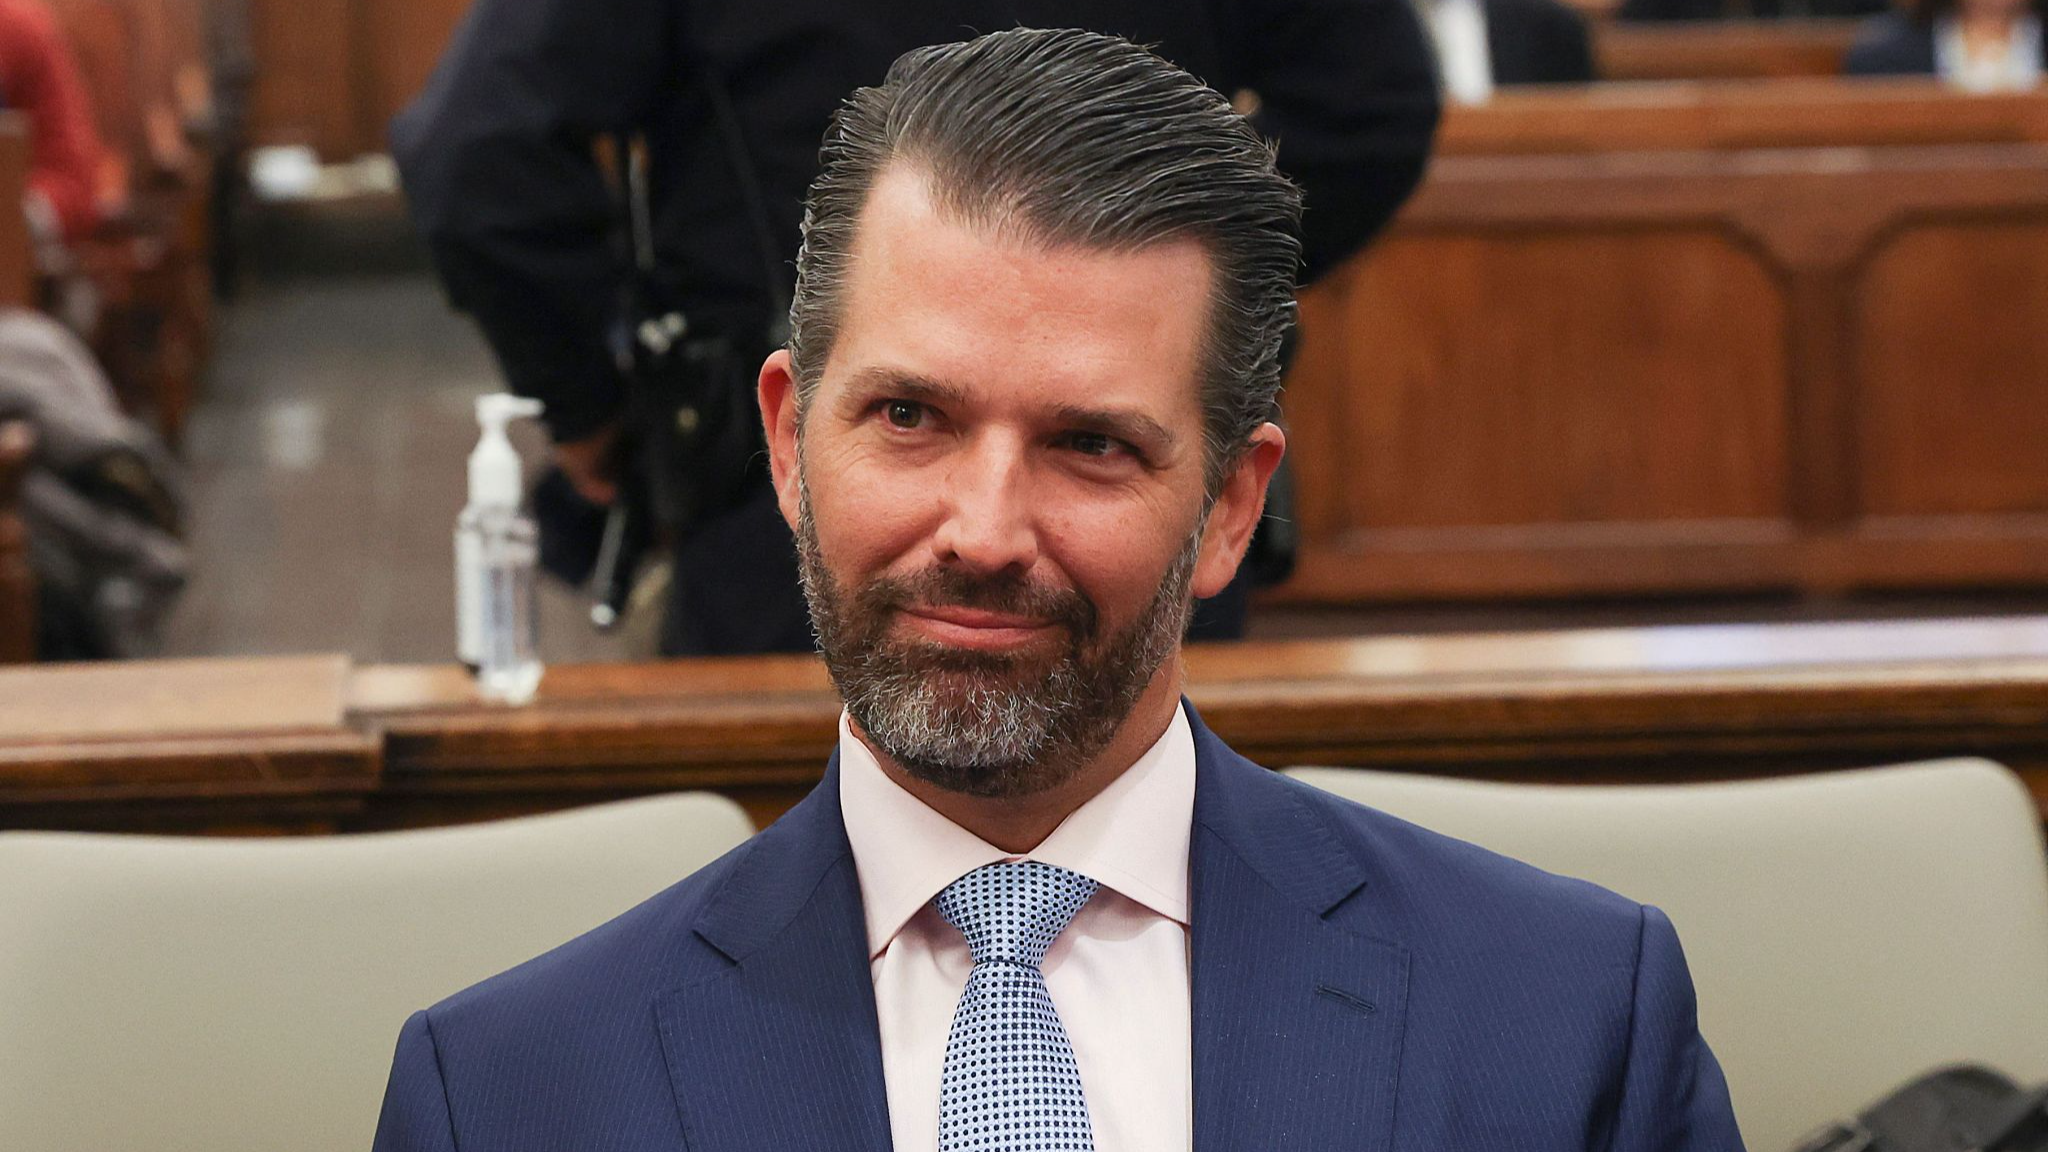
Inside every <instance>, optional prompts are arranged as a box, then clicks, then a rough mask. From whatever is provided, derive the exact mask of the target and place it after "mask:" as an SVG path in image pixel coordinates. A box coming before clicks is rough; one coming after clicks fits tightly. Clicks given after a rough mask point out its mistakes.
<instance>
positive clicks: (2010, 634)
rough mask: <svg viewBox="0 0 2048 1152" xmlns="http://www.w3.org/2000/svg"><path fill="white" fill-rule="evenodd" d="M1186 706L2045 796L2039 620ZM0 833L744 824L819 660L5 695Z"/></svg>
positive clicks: (825, 695)
mask: <svg viewBox="0 0 2048 1152" xmlns="http://www.w3.org/2000/svg"><path fill="white" fill-rule="evenodd" d="M1187 667H1188V672H1189V687H1188V692H1189V695H1190V696H1191V697H1192V698H1193V699H1194V701H1195V703H1196V705H1197V706H1198V707H1200V708H1201V710H1202V713H1203V716H1204V718H1205V719H1206V720H1207V721H1208V722H1209V723H1210V725H1211V726H1212V727H1213V728H1214V729H1215V730H1216V731H1217V732H1218V734H1220V735H1221V736H1223V738H1224V739H1225V740H1227V741H1229V742H1230V743H1231V744H1232V745H1233V746H1235V747H1236V748H1238V750H1240V751H1242V752H1244V753H1245V754H1247V755H1249V756H1251V757H1252V758H1253V759H1255V760H1258V761H1259V762H1261V763H1265V764H1268V765H1272V766H1275V767H1280V766H1287V765H1294V764H1354V765H1369V766H1374V767H1382V768H1394V769H1403V770H1415V771H1429V772H1437V773H1445V774H1454V775H1471V776H1487V777H1496V778H1506V779H1532V780H1533V779H1541V780H1581V781H1614V780H1628V781H1657V780H1697V779H1713V778H1725V777H1733V776H1754V775H1769V774H1776V773H1783V772H1794V771H1813V770H1819V769H1826V768H1836V767H1849V766H1856V765H1867V764H1878V763H1886V762H1894V761H1900V760H1906V759H1915V758H1921V757H1931V756H1946V755H1957V754H1981V755H1987V756H1991V757H1993V758H1995V759H2000V760H2003V761H2004V762H2006V763H2008V764H2011V765H2012V766H2013V767H2015V768H2016V769H2018V770H2019V771H2020V772H2021V773H2022V775H2023V776H2025V777H2026V778H2027V780H2028V782H2029V784H2030V785H2031V786H2032V787H2033V788H2034V789H2035V792H2036V794H2037V795H2040V796H2042V797H2043V798H2044V804H2048V617H2004V618H1986V619H1975V620H1948V621H1898V622H1885V623H1851V624H1790V625H1756V626H1747V625H1740V626H1707V627H1700V626H1688V627H1670V628H1633V629H1595V630H1578V631H1559V632H1540V633H1524V634H1514V635H1479V634H1470V635H1439V636H1382V637H1366V638H1355V639H1340V640H1325V641H1295V642H1286V643H1256V644H1243V645H1218V646H1196V647H1194V648H1192V649H1190V650H1189V652H1188V654H1187ZM0 701H4V702H5V703H4V705H0V827H77V828H97V827H110V828H143V829H153V830H165V831H230V832H249V831H271V832H275V831H322V830H350V829H368V828H386V827H403V826H416V825H425V824H438V823H452V822H460V821H465V820H476V819H484V818H489V817H493V816H501V815H510V814H514V813H520V812H532V811H542V810H547V809H552V808H560V807H566V806H570V805H574V804H582V803H591V802H596V801H600V800H606V799H614V798H618V797H622V796H630V795H639V794H644V793H648V792H657V791H668V790H677V789H697V788H705V789H713V790H717V791H720V792H724V793H726V794H727V795H730V796H733V797H734V798H736V799H738V800H739V801H740V802H741V803H743V804H745V805H746V806H747V807H748V809H749V811H750V812H751V813H752V814H753V815H754V817H755V819H756V820H757V821H760V822H766V821H768V820H771V819H773V818H774V817H775V816H776V815H778V814H780V813H781V812H782V811H783V810H785V809H786V808H787V807H788V806H789V805H790V804H792V803H794V802H795V801H796V800H797V799H798V798H799V797H801V796H802V795H803V793H804V792H805V791H806V790H808V789H809V788H810V787H811V786H812V785H813V784H815V783H816V781H817V780H818V779H819V777H820V776H821V775H822V772H823V768H824V764H825V761H826V758H827V757H828V756H829V755H830V754H831V750H832V746H833V743H834V740H835V737H836V722H837V717H838V713H839V704H838V700H837V697H836V696H835V695H834V693H833V691H832V688H831V685H830V683H829V682H828V681H827V679H826V676H825V673H824V669H823V667H822V665H821V664H820V663H819V662H818V661H816V660H814V659H810V658H802V657H762V658H749V659H723V660H694V661H676V662H669V663H653V664H637V665H582V666H578V665H569V666H562V667H555V668H550V669H549V670H548V673H547V677H546V679H545V680H543V682H542V685H541V690H540V694H539V696H538V698H537V699H536V700H535V701H534V702H533V703H532V704H530V705H528V706H525V707H521V708H505V707H499V706H494V705H490V704H486V703H484V702H482V701H480V700H479V699H478V698H477V696H476V694H475V691H474V689H473V686H472V685H471V683H470V681H469V679H468V677H467V676H466V675H465V674H464V673H463V672H462V671H461V670H460V669H459V668H456V667H454V666H452V665H449V666H435V667H394V666H379V667H367V668H361V669H353V670H351V669H349V668H348V667H347V666H346V664H345V662H344V660H343V658H341V657H313V658H307V659H303V660H254V661H249V660H220V661H185V662H174V663H159V664H130V665H123V666H116V667H104V668H56V669H35V670H20V671H10V672H7V673H5V674H4V676H0Z"/></svg>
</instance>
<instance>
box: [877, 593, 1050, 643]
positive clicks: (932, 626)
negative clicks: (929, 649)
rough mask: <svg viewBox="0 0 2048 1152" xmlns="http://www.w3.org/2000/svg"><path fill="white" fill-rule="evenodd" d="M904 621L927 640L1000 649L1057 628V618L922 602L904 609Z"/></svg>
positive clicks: (1032, 639) (1029, 640) (1029, 641)
mask: <svg viewBox="0 0 2048 1152" xmlns="http://www.w3.org/2000/svg"><path fill="white" fill-rule="evenodd" d="M902 614H903V618H904V620H905V621H906V622H907V623H908V624H909V625H910V627H911V628H912V629H913V630H915V631H916V632H918V633H919V634H920V635H922V636H924V637H925V638H926V639H929V640H935V641H938V642H939V643H941V644H945V645H947V646H949V647H956V648H975V649H981V650H984V651H1000V650H1002V649H1006V648H1015V647H1018V646H1020V645H1024V644H1029V643H1031V642H1032V641H1034V640H1037V639H1039V638H1040V637H1042V636H1044V635H1045V634H1046V633H1047V632H1049V631H1051V630H1052V629H1053V628H1055V627H1057V624H1056V623H1055V622H1054V621H1051V620H1046V619H1043V618H1040V617H1035V616H1021V615H1017V614H1015V613H1010V612H996V611H992V610H990V609H987V608H968V607H963V606H960V605H955V604H920V605H913V606H909V607H906V608H904V609H902Z"/></svg>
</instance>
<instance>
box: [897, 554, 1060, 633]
mask: <svg viewBox="0 0 2048 1152" xmlns="http://www.w3.org/2000/svg"><path fill="white" fill-rule="evenodd" d="M858 599H859V601H860V608H861V609H862V612H863V614H868V616H869V619H880V618H881V617H882V615H883V614H884V613H887V612H891V611H899V610H905V609H916V608H972V609H977V610H979V611H983V612H1000V613H1002V614H1003V615H1006V616H1022V617H1025V618H1028V619H1031V620H1039V621H1044V622H1046V623H1048V624H1057V625H1060V626H1062V627H1064V628H1066V629H1067V631H1068V632H1069V633H1070V634H1072V635H1073V636H1074V637H1076V638H1077V639H1086V638H1088V637H1091V636H1093V635H1094V634H1095V630H1096V626H1097V622H1098V619H1099V617H1098V614H1097V612H1096V609H1095V603H1094V601H1092V600H1090V599H1088V598H1087V597H1086V596H1083V595H1082V594H1081V593H1080V592H1078V591H1075V590H1074V589H1072V588H1060V587H1056V586H1052V585H1047V584H1039V583H1035V582H1033V581H1032V580H1030V579H1028V578H1026V577H1022V576H1001V575H998V576H979V575H976V574H974V573H971V572H963V571H961V570H959V569H957V568H927V569H925V570H924V571H922V572H919V573H917V574H916V575H914V576H884V577H880V578H877V579H875V580H873V581H870V582H869V584H868V585H867V586H866V587H865V588H863V589H861V591H860V593H859V595H858Z"/></svg>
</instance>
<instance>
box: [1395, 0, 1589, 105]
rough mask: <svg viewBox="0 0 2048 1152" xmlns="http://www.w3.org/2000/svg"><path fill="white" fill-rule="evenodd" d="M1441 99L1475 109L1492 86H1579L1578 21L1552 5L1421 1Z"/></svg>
mask: <svg viewBox="0 0 2048 1152" xmlns="http://www.w3.org/2000/svg"><path fill="white" fill-rule="evenodd" d="M1421 11H1422V14H1423V16H1424V17H1425V18H1426V19H1427V20H1428V23H1429V32H1430V40H1431V41H1432V43H1433V44H1434V46H1435V48H1436V56H1437V72H1438V76H1439V77H1440V79H1441V80H1442V82H1443V88H1444V93H1445V95H1447V96H1449V97H1450V98H1451V99H1452V100H1455V101H1457V102H1458V103H1460V104H1483V103H1485V102H1486V101H1487V100H1489V99H1491V98H1492V96H1493V90H1494V88H1495V86H1497V85H1510V84H1586V83H1590V82H1591V81H1592V80H1593V78H1594V77H1593V41H1592V37H1591V33H1590V32H1589V31H1588V29H1587V27H1586V18H1585V17H1584V16H1582V15H1580V14H1579V12H1578V10H1577V9H1575V8H1572V7H1571V6H1569V5H1567V4H1564V3H1561V2H1560V0H1424V2H1423V4H1422V6H1421Z"/></svg>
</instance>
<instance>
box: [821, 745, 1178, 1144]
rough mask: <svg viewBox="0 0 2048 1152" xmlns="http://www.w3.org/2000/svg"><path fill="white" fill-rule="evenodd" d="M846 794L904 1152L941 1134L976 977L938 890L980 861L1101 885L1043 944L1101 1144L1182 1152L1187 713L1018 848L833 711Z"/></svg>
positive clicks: (886, 1067)
mask: <svg viewBox="0 0 2048 1152" xmlns="http://www.w3.org/2000/svg"><path fill="white" fill-rule="evenodd" d="M839 804H840V809H841V811H842V812H843V813H844V815H845V818H846V835H847V838H848V839H849V840H850V841H852V844H853V860H854V865H855V867H856V869H857V870H858V872H859V875H860V894H861V901H862V903H863V905H864V906H865V908H866V912H867V926H868V951H869V956H870V959H871V966H870V967H871V971H872V973H873V976H874V981H875V1007H876V1010H877V1012H878V1013H879V1016H880V1022H881V1033H882V1074H883V1078H884V1079H885V1080H886V1082H887V1088H888V1094H889V1127H890V1130H891V1133H892V1135H893V1137H894V1141H895V1147H896V1150H897V1152H930V1150H932V1149H936V1148H937V1147H938V1142H939V1074H940V1071H941V1069H942V1068H943V1067H944V1065H945V1059H946V1034H947V1032H948V1030H950V1028H951V1027H952V1024H953V1009H954V1007H955V1006H956V1005H957V1004H958V1003H959V1000H960V992H961V989H963V988H965V987H966V986H967V974H968V972H969V971H970V970H971V969H972V968H973V967H974V963H973V960H972V959H971V958H970V957H969V956H968V954H967V942H966V941H965V940H964V939H963V938H962V937H961V935H960V933H959V932H958V931H957V930H956V929H954V928H953V926H952V925H950V924H947V923H946V922H945V921H944V920H942V919H940V918H939V914H938V913H937V912H936V911H934V910H933V909H932V907H931V901H932V898H933V897H934V896H937V895H938V894H939V892H940V890H942V889H944V888H945V887H946V885H948V884H951V883H952V882H953V881H955V880H957V879H959V878H960V877H961V876H963V875H966V874H967V873H968V872H971V871H973V870H974V869H976V868H979V867H981V866H982V865H984V864H993V863H995V862H997V861H999V860H1037V861H1039V862H1041V863H1045V864H1052V865H1055V866H1057V867H1061V868H1066V869H1069V870H1071V871H1074V872H1079V873H1080V874H1082V875H1084V876H1087V877H1089V878H1090V879H1093V880H1095V881H1096V882H1097V883H1098V884H1100V885H1101V888H1100V889H1099V890H1097V892H1096V893H1095V895H1094V897H1093V898H1091V899H1090V900H1089V901H1088V903H1087V904H1086V905H1085V906H1084V907H1083V908H1082V909H1081V911H1080V912H1079V913H1078V914H1077V915H1076V916H1075V917H1074V920H1073V922H1072V923H1071V924H1069V925H1068V926H1067V930H1066V931H1065V932H1064V933H1062V934H1061V935H1060V938H1059V939H1058V940H1056V941H1054V943H1053V946H1052V948H1051V950H1050V951H1048V952H1047V953H1046V954H1045V963H1044V965H1043V970H1044V972H1045V986H1046V990H1047V991H1048V992H1050V993H1051V994H1052V1001H1053V1005H1054V1007H1056V1008H1057V1009H1058V1010H1059V1014H1060V1021H1061V1022H1062V1023H1063V1024H1064V1025H1065V1026H1066V1029H1067V1037H1068V1038H1069V1039H1070V1040H1072V1041H1073V1045H1074V1063H1075V1064H1076V1065H1077V1066H1078V1067H1079V1069H1080V1072H1081V1087H1082V1091H1083V1092H1085V1093H1086V1094H1087V1098H1088V1118H1089V1123H1090V1124H1091V1125H1092V1126H1093V1129H1094V1133H1095V1147H1096V1149H1097V1150H1098V1152H1154V1150H1159V1152H1166V1150H1171V1152H1186V1149H1187V1148H1188V1147H1189V1134H1190V1131H1191V1128H1192V1107H1191V1102H1192V1100H1193V1088H1192V1083H1191V1080H1190V1076H1189V1051H1190V1042H1189V1023H1188V933H1187V927H1188V835H1189V829H1190V827H1191V826H1192V824H1193V821H1194V812H1195V742H1194V735H1193V733H1192V732H1191V731H1190V730H1189V728H1188V721H1187V716H1186V715H1185V714H1184V711H1183V710H1182V709H1179V708H1176V709H1174V713H1173V721H1172V723H1171V724H1169V725H1168V727H1167V729H1166V732H1165V734H1164V735H1162V736H1161V737H1160V738H1159V740H1158V741H1157V742H1156V743H1154V744H1153V745H1152V747H1151V748H1150V749H1148V750H1147V751H1146V752H1145V754H1144V755H1143V756H1140V757H1139V758H1138V760H1137V762H1136V763H1134V764H1132V765H1131V767H1130V768H1129V769H1128V770H1126V771H1125V772H1124V774H1123V775H1122V776H1120V777H1118V778H1117V779H1116V780H1115V782H1113V783H1111V784H1110V786H1109V787H1107V788H1105V789H1103V790H1102V791H1101V792H1100V793H1099V794H1097V795H1096V796H1095V798H1094V799H1092V800H1090V801H1088V802H1087V803H1086V804H1083V805H1082V806H1081V807H1080V808H1079V809H1078V810H1076V811H1075V812H1074V813H1073V814H1072V815H1070V816H1068V817H1067V818H1066V820H1065V821H1064V822H1062V823H1061V824H1060V826H1059V827H1058V828H1057V829H1054V831H1053V833H1052V835H1050V836H1048V837H1046V838H1045V842H1044V843H1042V844H1040V845H1039V846H1038V847H1037V848H1034V849H1032V850H1031V851H1030V852H1028V853H1026V854H1024V855H1023V856H1013V855H1010V854H1009V853H1006V852H1004V851H1003V850H1002V849H1000V848H997V847H995V846H994V845H992V844H989V843H988V842H987V841H985V840H983V839H981V838H980V837H978V836H976V835H974V834H973V833H971V832H969V831H967V830H966V829H964V828H962V827H960V826H959V825H957V824H955V823H953V822H952V821H950V820H948V819H946V818H945V817H944V816H941V815H939V814H938V813H937V812H934V811H933V810H932V809H930V808H928V807H926V806H925V804H924V803H923V802H922V801H920V800H918V799H917V798H916V797H914V796H912V795H911V794H910V793H908V792H906V791H904V790H903V788H902V787H901V786H899V785H898V784H897V783H896V782H895V781H894V780H891V779H890V778H889V777H888V776H887V775H885V774H884V773H883V771H882V769H881V766H880V765H879V764H877V763H876V762H875V758H874V755H873V754H872V753H871V752H869V751H868V749H867V746H866V745H864V744H862V743H861V742H860V740H859V739H858V738H856V737H855V736H854V735H853V733H852V730H851V728H849V727H848V725H847V722H846V719H845V718H844V717H843V716H842V717H841V718H840V721H839Z"/></svg>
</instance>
